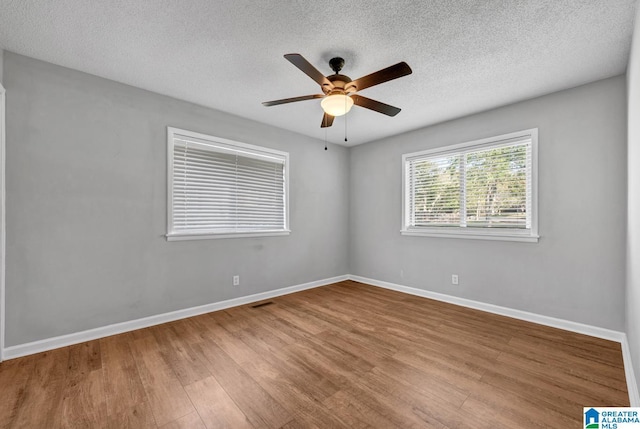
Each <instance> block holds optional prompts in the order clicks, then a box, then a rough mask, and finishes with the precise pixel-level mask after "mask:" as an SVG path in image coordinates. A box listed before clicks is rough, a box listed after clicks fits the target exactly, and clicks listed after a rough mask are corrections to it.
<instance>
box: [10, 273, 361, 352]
mask: <svg viewBox="0 0 640 429" xmlns="http://www.w3.org/2000/svg"><path fill="white" fill-rule="evenodd" d="M347 279H348V276H346V275H344V276H338V277H332V278H328V279H323V280H317V281H314V282H309V283H304V284H300V285H295V286H290V287H285V288H282V289H276V290H271V291H267V292H262V293H257V294H254V295H248V296H243V297H239V298H233V299H229V300H226V301H220V302H214V303H211V304H205V305H200V306H198V307H191V308H185V309H183V310H177V311H172V312H169V313H164V314H157V315H154V316H149V317H143V318H142V319H136V320H130V321H128V322H122V323H115V324H113V325H108V326H103V327H100V328H95V329H89V330H87V331H82V332H76V333H73V334H67V335H61V336H59V337H53V338H47V339H44V340H39V341H33V342H31V343H25V344H19V345H16V346H11V347H7V348H5V349H4V350H3V353H2V357H3V359H5V360H6V359H14V358H18V357H21V356H27V355H31V354H35V353H40V352H45V351H48V350H53V349H57V348H60V347H66V346H70V345H73V344H79V343H83V342H85V341H91V340H96V339H98V338H104V337H108V336H111V335H116V334H122V333H123V332H129V331H135V330H136V329H142V328H148V327H149V326H154V325H159V324H161V323H167V322H172V321H174V320H179V319H185V318H187V317H193V316H198V315H200V314H204V313H211V312H212V311H218V310H224V309H225V308H230V307H237V306H239V305H245V304H249V303H252V302H257V301H262V300H265V299H269V298H275V297H277V296H282V295H288V294H290V293H294V292H299V291H302V290H306V289H313V288H316V287H320V286H325V285H329V284H332V283H337V282H341V281H343V280H347Z"/></svg>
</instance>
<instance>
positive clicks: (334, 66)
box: [329, 57, 344, 74]
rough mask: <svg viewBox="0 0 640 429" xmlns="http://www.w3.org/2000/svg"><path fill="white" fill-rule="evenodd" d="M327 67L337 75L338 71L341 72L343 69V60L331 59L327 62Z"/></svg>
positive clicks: (338, 58)
mask: <svg viewBox="0 0 640 429" xmlns="http://www.w3.org/2000/svg"><path fill="white" fill-rule="evenodd" d="M329 66H330V67H331V70H333V71H334V72H336V74H338V73H340V70H342V67H344V59H343V58H340V57H333V58H331V59H330V60H329Z"/></svg>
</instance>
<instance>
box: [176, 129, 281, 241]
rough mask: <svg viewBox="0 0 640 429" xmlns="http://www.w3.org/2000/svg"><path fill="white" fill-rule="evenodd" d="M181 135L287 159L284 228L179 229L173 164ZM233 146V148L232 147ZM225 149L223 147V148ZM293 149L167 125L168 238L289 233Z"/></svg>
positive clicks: (221, 145)
mask: <svg viewBox="0 0 640 429" xmlns="http://www.w3.org/2000/svg"><path fill="white" fill-rule="evenodd" d="M177 136H180V137H185V138H190V139H194V140H196V141H197V143H199V144H204V145H206V144H209V145H219V146H220V147H221V149H223V150H225V149H226V150H233V151H237V152H245V153H247V154H249V155H253V156H258V157H265V156H266V157H269V156H271V157H274V158H278V159H283V160H284V213H283V216H284V225H283V228H282V229H277V230H276V229H273V230H257V231H246V232H244V231H232V232H215V231H211V230H208V231H206V230H205V231H184V230H177V231H176V230H175V228H174V223H173V205H174V204H173V168H174V158H173V156H174V147H175V145H174V142H175V139H176V137H177ZM229 148H231V149H229ZM220 152H222V151H220ZM290 233H291V230H290V229H289V153H288V152H283V151H279V150H276V149H271V148H267V147H263V146H257V145H252V144H249V143H242V142H238V141H234V140H229V139H225V138H222V137H216V136H212V135H207V134H202V133H197V132H194V131H189V130H183V129H180V128H175V127H167V234H166V239H167V241H182V240H207V239H221V238H244V237H272V236H282V235H289V234H290Z"/></svg>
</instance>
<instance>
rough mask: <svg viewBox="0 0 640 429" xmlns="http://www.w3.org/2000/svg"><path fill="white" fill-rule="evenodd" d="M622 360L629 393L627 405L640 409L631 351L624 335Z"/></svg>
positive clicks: (639, 394) (639, 396) (639, 397)
mask: <svg viewBox="0 0 640 429" xmlns="http://www.w3.org/2000/svg"><path fill="white" fill-rule="evenodd" d="M622 359H623V360H624V372H625V375H626V379H627V390H628V391H629V403H630V404H631V406H632V407H640V393H639V392H638V384H637V383H636V376H635V372H634V370H633V360H632V358H631V350H630V349H629V342H628V340H627V336H626V335H625V336H624V341H622Z"/></svg>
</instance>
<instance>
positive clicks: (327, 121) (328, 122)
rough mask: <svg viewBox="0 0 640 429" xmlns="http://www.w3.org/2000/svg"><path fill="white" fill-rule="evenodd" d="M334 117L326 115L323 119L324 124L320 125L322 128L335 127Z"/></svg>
mask: <svg viewBox="0 0 640 429" xmlns="http://www.w3.org/2000/svg"><path fill="white" fill-rule="evenodd" d="M333 119H334V116H331V115H327V114H326V113H325V114H324V116H323V117H322V124H320V128H327V127H330V126H331V125H333Z"/></svg>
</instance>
